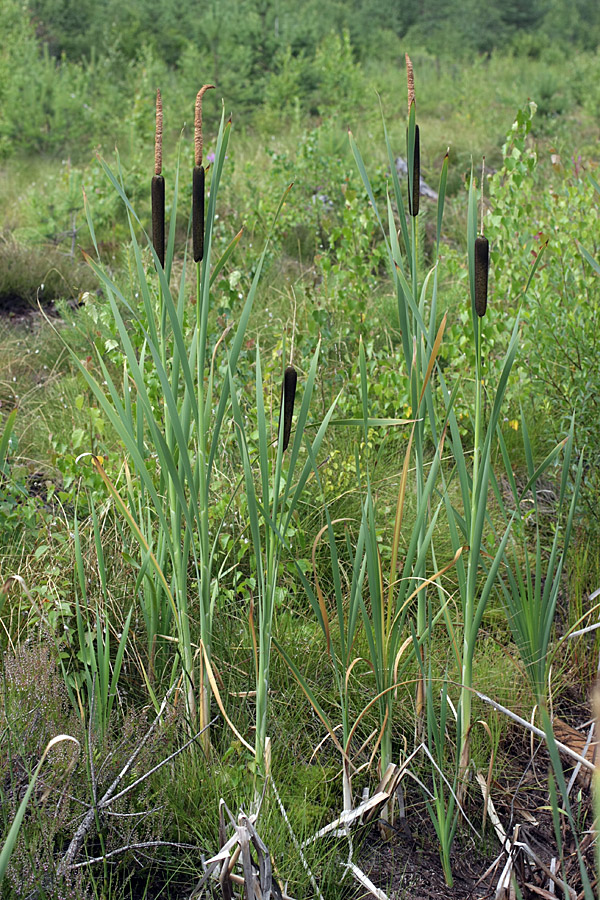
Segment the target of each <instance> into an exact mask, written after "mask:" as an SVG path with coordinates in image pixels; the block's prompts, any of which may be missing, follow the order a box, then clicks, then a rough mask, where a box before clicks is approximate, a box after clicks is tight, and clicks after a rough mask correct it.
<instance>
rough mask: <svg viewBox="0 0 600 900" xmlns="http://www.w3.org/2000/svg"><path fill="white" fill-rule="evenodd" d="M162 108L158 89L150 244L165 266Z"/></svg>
mask: <svg viewBox="0 0 600 900" xmlns="http://www.w3.org/2000/svg"><path fill="white" fill-rule="evenodd" d="M162 134H163V110H162V98H161V96H160V90H157V91H156V132H155V138H154V176H153V178H152V245H153V247H154V250H155V251H156V255H157V256H158V261H159V262H160V264H161V266H162V267H163V269H164V267H165V179H164V178H163V176H162Z"/></svg>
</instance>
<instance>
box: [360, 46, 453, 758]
mask: <svg viewBox="0 0 600 900" xmlns="http://www.w3.org/2000/svg"><path fill="white" fill-rule="evenodd" d="M406 70H407V83H408V125H407V163H408V180H409V185H408V201H409V203H408V207H409V208H408V212H409V213H410V215H409V216H408V218H407V215H406V207H405V203H404V200H403V191H402V189H401V186H400V183H399V180H398V174H397V170H396V166H395V154H394V153H393V151H392V147H391V144H390V140H389V137H388V134H387V130H386V128H385V123H384V135H385V141H386V146H387V152H388V159H389V165H390V171H391V182H392V188H393V196H394V200H395V204H396V208H397V214H398V220H399V228H398V225H397V224H396V220H395V214H394V208H393V206H392V200H391V197H389V196H388V202H387V228H386V227H385V226H384V223H383V221H382V219H381V218H380V217H379V216H378V218H379V222H380V225H381V229H382V232H383V237H384V241H385V244H386V247H387V251H388V258H389V268H390V273H391V275H392V278H393V281H394V286H395V289H396V294H397V302H398V318H399V322H400V331H401V340H402V350H403V355H404V362H405V367H406V375H407V380H408V385H409V397H410V405H411V418H412V419H413V420H414V422H415V425H414V428H413V430H412V433H411V439H410V443H411V447H410V449H409V450H408V451H407V453H408V456H410V453H411V451H412V453H413V454H414V457H413V460H414V461H413V466H412V467H409V466H408V465H407V464H406V460H405V467H404V469H403V472H402V475H401V485H400V488H399V491H398V503H397V509H396V521H395V525H394V534H393V539H392V566H391V570H390V579H389V585H388V586H387V587H386V588H385V590H383V589H382V588H380V587H378V584H379V583H381V579H380V578H379V577H378V575H377V571H378V564H377V560H376V557H377V554H376V553H374V561H373V563H372V566H371V571H369V587H370V590H373V589H375V590H376V591H377V592H378V593H379V592H381V593H382V601H383V603H384V608H385V614H384V615H383V617H382V619H381V623H380V624H378V623H373V626H372V627H373V631H372V633H373V638H374V645H373V646H374V652H375V653H376V654H377V655H378V656H379V657H380V660H381V662H380V665H379V668H378V669H376V673H377V687H378V690H379V691H380V692H381V691H385V693H384V694H383V695H382V700H381V703H380V707H381V713H380V714H381V716H382V719H383V720H384V721H386V725H385V728H383V730H382V739H381V760H382V768H384V766H385V764H386V763H387V761H389V759H391V755H392V746H391V725H390V724H388V722H387V719H389V715H390V706H391V703H392V700H393V697H389V702H388V694H392V693H393V692H392V691H389V686H390V685H391V684H392V683H393V681H394V674H393V666H394V662H395V660H394V659H393V657H391V656H390V655H388V642H389V640H390V636H391V635H392V632H393V636H394V641H398V643H397V646H398V647H400V646H401V644H402V640H401V632H402V628H401V625H402V621H401V620H404V617H406V618H407V619H408V620H410V619H411V617H412V616H413V615H414V618H415V620H416V621H415V623H414V624H415V632H416V635H417V641H418V644H419V648H420V651H419V652H423V650H424V647H425V637H426V634H427V632H428V629H429V627H430V625H429V623H431V622H432V621H433V620H435V617H436V615H437V613H436V612H435V611H430V610H429V608H428V606H429V594H428V579H427V569H428V566H429V564H430V563H431V564H434V565H435V563H434V561H433V558H432V551H431V547H432V532H433V524H432V523H433V521H434V519H435V515H436V514H435V512H434V510H433V509H432V508H431V507H432V504H431V502H430V501H431V499H432V497H433V494H434V492H435V491H434V481H435V472H436V471H438V472H439V468H438V459H439V455H438V453H436V454H435V455H434V464H433V466H430V465H429V460H428V459H427V458H426V446H427V443H428V441H429V440H432V442H433V445H434V447H440V448H441V442H442V441H441V438H442V433H443V428H442V430H440V428H439V425H440V423H439V422H438V414H437V410H436V397H435V391H434V386H435V385H436V384H437V380H436V378H435V377H432V376H433V375H434V373H435V372H436V370H437V363H436V358H437V354H438V352H439V340H441V332H440V331H439V329H438V322H437V321H436V320H437V278H438V275H437V271H438V267H437V265H434V266H433V268H432V270H431V271H430V272H429V274H428V275H427V277H426V278H425V280H424V281H423V282H422V283H420V281H419V250H418V227H417V218H416V214H417V212H418V203H419V182H420V174H419V150H420V140H419V137H418V129H417V123H416V103H415V87H414V73H413V67H412V63H411V60H410V58H409V57H408V56H407V57H406ZM350 142H351V146H352V150H353V153H354V156H355V159H356V162H357V166H358V169H359V171H360V173H361V175H362V178H363V182H364V185H365V188H366V192H367V195H368V197H369V200H370V201H371V204H372V206H373V208H374V210H375V212H376V214H377V215H378V213H377V204H376V201H375V197H374V194H373V190H372V187H371V184H370V182H369V179H368V175H367V173H366V170H365V166H364V163H363V160H362V158H361V155H360V153H359V150H358V147H357V146H356V143H355V142H354V139H353V137H352V135H351V136H350ZM447 173H448V157H447V155H446V157H445V159H444V163H443V166H442V172H441V176H440V189H439V193H438V210H437V241H436V251H435V256H434V263H436V262H437V258H438V255H439V247H440V237H441V224H442V217H443V211H444V201H445V191H446V181H447ZM400 240H402V243H403V245H404V246H403V249H404V254H403V253H402V252H401V249H400ZM441 331H442V332H443V328H442V329H441ZM449 404H450V405H451V401H450V398H449V397H447V398H444V405H445V406H446V407H448V405H449ZM444 414H447V410H446V413H444ZM407 458H408V457H407ZM411 468H413V471H414V473H415V475H414V478H415V486H414V493H415V499H416V508H417V510H418V511H419V512H418V514H417V518H416V520H415V523H414V525H413V531H412V534H410V535H409V536H406V537H405V538H404V542H405V543H406V542H407V541H408V542H409V544H410V546H411V548H412V553H411V554H407V556H406V558H405V563H404V566H403V569H402V575H401V576H400V573H399V571H398V569H399V561H400V553H399V549H400V538H401V534H400V529H401V527H402V523H403V513H404V502H405V497H406V495H407V483H406V479H407V478H408V477H409V471H410V469H411ZM432 472H433V473H434V475H433V477H432ZM431 584H432V582H431V580H429V585H431ZM407 598H410V600H411V602H410V603H407V604H406V606H403V604H404V603H405V602H406V600H407ZM376 606H377V602H376V599H375V597H374V598H373V603H372V608H373V610H375V609H376ZM415 607H416V608H415ZM400 610H402V612H401V614H400ZM377 642H379V649H378V643H377ZM386 667H387V669H388V672H387V674H386ZM423 698H424V681H422V682H421V683H420V684H419V686H418V689H417V697H416V701H415V703H416V708H417V713H418V714H417V730H418V731H421V730H422V721H423V720H422V713H423ZM386 715H387V719H386Z"/></svg>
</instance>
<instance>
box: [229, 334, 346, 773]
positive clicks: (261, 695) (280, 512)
mask: <svg viewBox="0 0 600 900" xmlns="http://www.w3.org/2000/svg"><path fill="white" fill-rule="evenodd" d="M319 349H320V348H319V347H317V349H316V351H315V354H314V356H313V359H312V361H311V365H310V369H309V373H308V378H307V380H306V387H305V390H304V395H303V398H302V403H301V406H300V411H299V413H298V418H297V426H296V431H295V434H294V439H293V441H291V428H292V417H293V412H294V399H295V394H296V384H297V374H296V370H295V368H294V367H293V366H292V365H289V366H288V367H287V368H286V370H285V373H284V378H283V386H282V398H281V406H280V413H279V423H278V440H277V441H276V442H273V441H269V437H268V430H267V416H266V413H265V403H264V383H263V376H262V368H261V360H260V351H259V348H258V346H257V351H256V394H255V397H256V413H257V425H258V470H259V477H258V479H257V481H258V485H259V488H258V489H257V485H256V481H255V476H254V473H253V470H252V462H251V459H250V448H249V442H248V436H247V433H246V424H245V419H244V416H243V414H242V410H241V408H240V405H239V401H238V400H237V397H236V392H235V389H234V385H233V374H232V373H231V371H230V379H231V382H232V384H231V401H232V410H233V418H234V422H235V425H236V432H237V436H238V444H239V447H240V453H241V457H242V465H243V469H244V482H245V487H246V499H247V505H248V516H249V522H250V534H251V539H252V547H253V551H254V564H255V566H256V594H257V597H256V603H253V604H252V605H251V608H250V632H251V634H252V643H253V648H254V658H255V675H256V736H255V758H256V775H257V778H259V779H260V778H263V777H265V776H266V775H268V771H267V767H268V755H267V752H266V749H267V746H268V737H267V731H268V700H269V670H270V663H271V648H272V643H273V616H274V613H275V604H276V599H277V592H278V572H279V563H280V560H281V555H282V552H283V550H284V549H285V548H286V547H287V546H288V544H287V534H288V531H289V528H290V525H291V522H292V518H293V516H294V514H295V512H296V509H297V506H298V502H299V500H300V497H301V495H302V491H303V490H304V486H305V484H306V482H307V480H308V478H309V476H310V474H311V472H312V469H313V462H312V461H313V460H314V459H315V457H316V456H317V454H318V452H319V448H320V446H321V443H322V441H323V438H324V436H325V431H326V429H327V426H328V423H329V421H330V419H331V416H332V414H333V410H334V407H335V402H334V404H333V405H332V406H331V407H330V409H329V410H328V412H327V413H326V415H325V417H324V418H323V420H322V422H321V424H320V426H319V428H318V430H317V433H316V435H315V437H314V438H313V440H312V443H311V442H310V441H309V440H308V438H307V436H306V433H305V428H306V422H307V418H308V413H309V407H310V401H311V397H312V394H313V391H314V386H315V381H316V376H317V365H318V359H319ZM290 441H291V444H290ZM303 445H305V446H306V447H307V449H308V459H307V460H306V461H305V463H304V465H303V466H302V469H301V471H300V474H299V475H298V474H297V472H296V469H297V466H298V459H299V454H300V448H301V446H303ZM288 449H289V454H288V457H287V461H286V463H287V464H286V465H284V453H286V451H288ZM259 491H260V493H259ZM261 519H262V522H263V523H264V526H265V527H264V528H263V527H261ZM255 610H256V612H257V621H256V622H255V617H254V612H255ZM256 626H258V629H257V627H256ZM257 631H258V633H257Z"/></svg>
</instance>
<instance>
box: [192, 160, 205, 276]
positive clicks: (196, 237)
mask: <svg viewBox="0 0 600 900" xmlns="http://www.w3.org/2000/svg"><path fill="white" fill-rule="evenodd" d="M192 244H193V251H194V262H200V260H201V259H202V257H203V256H204V168H203V166H194V174H193V182H192Z"/></svg>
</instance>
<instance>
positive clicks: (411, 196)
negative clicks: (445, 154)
mask: <svg viewBox="0 0 600 900" xmlns="http://www.w3.org/2000/svg"><path fill="white" fill-rule="evenodd" d="M409 165H410V160H409ZM420 199H421V141H420V138H419V126H418V125H415V148H414V154H413V166H412V184H410V182H409V189H408V211H409V213H410V214H411V216H418V215H419V200H420Z"/></svg>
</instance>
